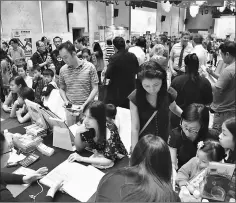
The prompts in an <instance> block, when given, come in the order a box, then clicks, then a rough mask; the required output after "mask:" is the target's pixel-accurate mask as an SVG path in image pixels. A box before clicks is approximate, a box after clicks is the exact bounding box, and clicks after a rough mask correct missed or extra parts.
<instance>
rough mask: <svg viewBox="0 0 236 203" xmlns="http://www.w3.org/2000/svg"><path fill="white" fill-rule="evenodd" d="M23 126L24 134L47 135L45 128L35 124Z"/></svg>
mask: <svg viewBox="0 0 236 203" xmlns="http://www.w3.org/2000/svg"><path fill="white" fill-rule="evenodd" d="M25 128H26V134H28V135H33V136H35V137H38V136H40V137H45V136H46V135H47V130H46V129H44V128H41V127H40V126H38V125H37V124H32V125H29V126H27V127H25Z"/></svg>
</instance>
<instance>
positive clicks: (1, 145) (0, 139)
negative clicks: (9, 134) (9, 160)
mask: <svg viewBox="0 0 236 203" xmlns="http://www.w3.org/2000/svg"><path fill="white" fill-rule="evenodd" d="M5 141H6V138H5V136H4V135H3V134H2V133H1V132H0V154H1V156H2V153H3V148H4V143H5Z"/></svg>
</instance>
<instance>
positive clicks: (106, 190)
mask: <svg viewBox="0 0 236 203" xmlns="http://www.w3.org/2000/svg"><path fill="white" fill-rule="evenodd" d="M135 178H136V176H133V177H132V178H131V177H126V176H124V175H122V174H111V173H107V174H106V175H105V176H103V178H102V179H101V181H100V183H99V185H98V189H97V193H96V199H95V202H121V200H122V199H123V198H124V197H125V196H127V195H128V194H130V193H132V190H134V189H135V188H136V187H137V186H136V185H134V184H132V183H134V182H135V181H136V180H135ZM160 187H161V186H160ZM163 195H164V196H165V195H166V196H165V197H162V198H165V199H166V200H167V201H168V202H170V201H171V200H174V201H175V202H180V199H179V197H178V195H177V193H175V192H174V191H173V192H172V194H171V196H170V193H164V194H163ZM158 197H159V195H157V198H158ZM156 201H157V202H159V201H158V199H156Z"/></svg>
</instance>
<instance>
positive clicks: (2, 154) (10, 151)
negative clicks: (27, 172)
mask: <svg viewBox="0 0 236 203" xmlns="http://www.w3.org/2000/svg"><path fill="white" fill-rule="evenodd" d="M11 152H12V148H11V149H10V150H9V151H7V152H4V153H2V154H1V155H4V154H8V153H11Z"/></svg>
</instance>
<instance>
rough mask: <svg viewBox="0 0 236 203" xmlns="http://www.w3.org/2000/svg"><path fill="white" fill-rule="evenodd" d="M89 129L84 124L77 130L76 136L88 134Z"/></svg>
mask: <svg viewBox="0 0 236 203" xmlns="http://www.w3.org/2000/svg"><path fill="white" fill-rule="evenodd" d="M88 130H89V129H88V128H86V127H85V125H84V124H82V125H80V126H79V127H78V128H77V130H76V135H78V134H81V133H84V132H87V131H88Z"/></svg>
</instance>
